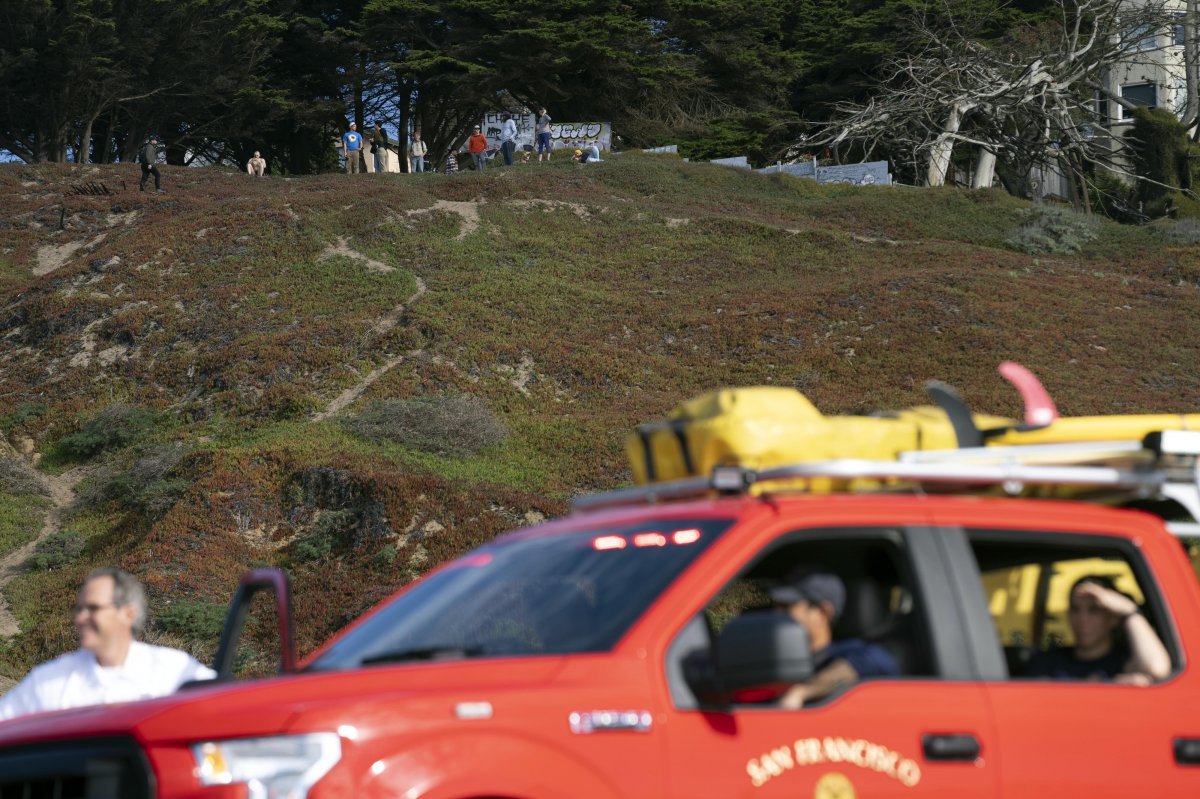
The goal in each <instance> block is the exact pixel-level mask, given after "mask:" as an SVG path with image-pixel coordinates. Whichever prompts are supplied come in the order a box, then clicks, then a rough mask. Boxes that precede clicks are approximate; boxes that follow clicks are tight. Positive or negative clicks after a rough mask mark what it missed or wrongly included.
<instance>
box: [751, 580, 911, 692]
mask: <svg viewBox="0 0 1200 799" xmlns="http://www.w3.org/2000/svg"><path fill="white" fill-rule="evenodd" d="M768 594H769V595H770V597H771V601H772V602H774V603H775V605H776V606H777V607H779V608H782V609H783V610H784V611H786V612H787V614H788V615H789V616H791V617H792V619H793V620H795V621H796V623H797V624H800V625H802V626H803V627H804V628H805V629H806V630H807V631H808V639H809V642H810V643H811V645H812V651H813V661H814V665H815V669H814V673H813V677H812V679H810V680H809V681H808V682H804V683H800V684H798V685H793V686H792V687H791V688H789V689H788V690H787V691H786V692H785V693H784V694H783V696H782V697H781V698H780V699H779V700H778V704H779V706H780V707H784V708H788V709H791V710H797V709H799V708H802V707H804V706H805V705H806V704H809V703H811V702H813V701H815V700H817V699H823V698H824V697H826V696H829V695H830V694H832V693H833V692H834V691H837V690H838V689H840V688H842V687H843V686H846V685H851V684H853V683H855V682H858V681H859V680H860V679H862V678H864V677H896V676H898V675H899V674H900V666H899V664H898V663H897V662H896V659H895V658H894V657H892V655H891V654H890V653H889V652H888V651H887V650H886V649H884V648H883V647H881V646H879V645H877V644H872V643H870V642H868V641H864V640H863V639H861V638H843V639H840V640H836V641H835V640H834V638H833V625H834V623H836V622H837V620H838V618H839V617H840V616H841V614H842V611H843V610H844V609H845V607H846V586H845V584H844V583H843V582H842V580H841V578H840V577H838V576H837V575H836V574H832V573H830V572H825V571H816V570H813V569H806V568H801V569H798V570H796V571H793V572H792V573H791V574H789V575H788V576H787V577H786V578H784V580H783V581H782V582H780V583H779V584H777V585H775V586H773V587H771V588H770V589H769V591H768Z"/></svg>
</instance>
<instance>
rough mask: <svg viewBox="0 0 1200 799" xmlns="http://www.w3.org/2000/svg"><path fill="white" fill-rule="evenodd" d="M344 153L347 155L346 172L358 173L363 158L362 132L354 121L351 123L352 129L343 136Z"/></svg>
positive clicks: (348, 173)
mask: <svg viewBox="0 0 1200 799" xmlns="http://www.w3.org/2000/svg"><path fill="white" fill-rule="evenodd" d="M342 155H344V156H345V157H346V174H347V175H350V174H357V173H358V171H359V162H360V160H361V158H362V134H361V133H359V132H358V126H357V125H355V124H354V123H353V122H351V123H350V130H348V131H346V133H345V134H344V135H343V136H342Z"/></svg>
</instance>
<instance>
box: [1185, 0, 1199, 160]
mask: <svg viewBox="0 0 1200 799" xmlns="http://www.w3.org/2000/svg"><path fill="white" fill-rule="evenodd" d="M1183 71H1184V78H1185V86H1186V89H1187V102H1186V104H1185V105H1184V109H1183V126H1184V127H1185V128H1193V127H1194V128H1195V130H1194V131H1193V133H1192V136H1193V138H1194V139H1195V140H1197V141H1200V124H1197V122H1198V121H1200V119H1198V118H1200V0H1187V11H1186V12H1185V13H1184V15H1183Z"/></svg>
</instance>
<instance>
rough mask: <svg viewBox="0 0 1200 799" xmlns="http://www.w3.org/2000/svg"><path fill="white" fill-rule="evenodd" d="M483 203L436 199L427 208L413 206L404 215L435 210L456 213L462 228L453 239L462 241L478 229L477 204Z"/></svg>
mask: <svg viewBox="0 0 1200 799" xmlns="http://www.w3.org/2000/svg"><path fill="white" fill-rule="evenodd" d="M481 205H483V201H482V200H480V201H478V202H454V201H452V200H438V201H437V202H435V203H434V204H433V205H431V206H430V207H428V208H414V209H413V210H411V211H405V212H404V213H405V216H414V215H419V214H432V213H434V212H436V211H446V212H448V213H451V214H458V215H459V217H461V218H462V228H461V229H460V230H459V231H458V235H457V236H455V237H454V240H455V241H462V240H463V239H465V238H466V237H467V236H469V235H471V234H472V233H474V232H475V231H476V230H478V229H479V206H481Z"/></svg>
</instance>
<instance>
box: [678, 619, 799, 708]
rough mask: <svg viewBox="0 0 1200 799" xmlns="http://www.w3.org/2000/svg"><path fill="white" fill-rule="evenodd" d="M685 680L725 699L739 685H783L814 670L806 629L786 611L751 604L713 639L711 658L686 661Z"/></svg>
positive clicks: (716, 698)
mask: <svg viewBox="0 0 1200 799" xmlns="http://www.w3.org/2000/svg"><path fill="white" fill-rule="evenodd" d="M688 671H689V683H691V685H692V689H693V690H694V691H695V692H696V694H697V695H698V696H700V697H702V698H703V699H705V700H708V701H719V702H728V701H730V700H731V699H732V698H733V696H734V694H735V693H736V692H738V691H744V690H747V689H751V688H769V687H772V686H778V687H784V686H791V685H794V684H796V683H801V682H806V681H807V680H809V679H811V678H812V675H813V656H812V646H811V645H810V644H809V640H808V631H807V630H806V629H804V627H802V626H801V625H799V624H797V623H796V621H795V620H794V619H792V618H791V617H790V616H788V615H787V614H786V613H781V612H780V611H777V610H755V611H749V612H747V613H743V614H741V615H740V616H737V617H735V618H734V619H732V620H731V621H730V622H729V623H728V624H726V625H725V628H724V629H723V630H721V633H720V635H718V636H717V640H716V642H715V643H714V644H713V653H712V659H711V661H710V662H709V663H706V664H701V663H698V662H696V661H693V662H692V663H691V664H689V668H688Z"/></svg>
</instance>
